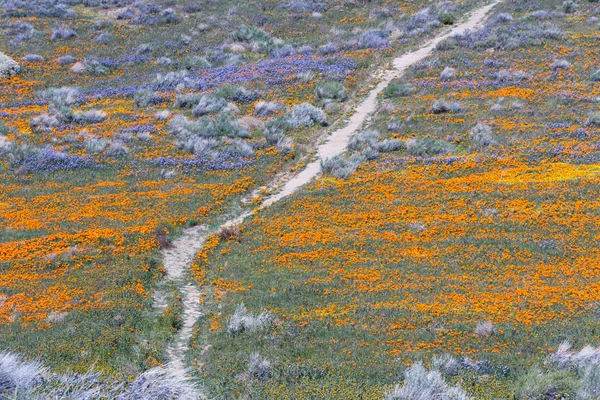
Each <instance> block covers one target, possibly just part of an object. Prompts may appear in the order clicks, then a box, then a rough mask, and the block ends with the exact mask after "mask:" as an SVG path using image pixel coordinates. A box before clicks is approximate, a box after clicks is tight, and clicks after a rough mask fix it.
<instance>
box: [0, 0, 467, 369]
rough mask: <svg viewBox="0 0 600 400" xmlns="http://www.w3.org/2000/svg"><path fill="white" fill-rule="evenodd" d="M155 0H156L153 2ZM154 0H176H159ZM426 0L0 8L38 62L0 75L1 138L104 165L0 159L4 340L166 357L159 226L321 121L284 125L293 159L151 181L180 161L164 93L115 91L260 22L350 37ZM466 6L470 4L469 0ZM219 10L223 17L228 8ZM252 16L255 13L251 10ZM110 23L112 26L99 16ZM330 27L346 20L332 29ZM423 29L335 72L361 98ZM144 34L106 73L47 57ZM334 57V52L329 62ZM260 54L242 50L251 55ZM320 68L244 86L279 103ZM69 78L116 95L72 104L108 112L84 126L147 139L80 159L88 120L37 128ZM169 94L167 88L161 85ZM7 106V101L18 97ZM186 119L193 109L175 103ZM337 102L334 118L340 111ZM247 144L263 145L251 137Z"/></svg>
mask: <svg viewBox="0 0 600 400" xmlns="http://www.w3.org/2000/svg"><path fill="white" fill-rule="evenodd" d="M159 3H161V2H159ZM163 3H164V4H162V3H161V5H162V6H165V7H166V6H172V5H173V4H168V2H163ZM429 3H430V2H428V1H418V2H410V3H406V4H405V3H403V4H390V3H389V2H369V3H368V4H355V3H353V2H348V3H343V4H340V3H339V2H333V1H331V2H328V10H327V11H324V12H323V18H321V19H315V18H310V17H309V16H308V15H307V14H302V13H292V12H289V11H286V10H283V9H281V8H280V7H279V2H273V1H265V2H242V3H240V2H230V1H220V2H208V3H207V4H204V5H203V7H204V8H203V12H200V13H195V14H189V15H187V14H185V13H183V12H182V7H183V5H184V3H182V2H178V4H176V5H175V9H176V11H177V12H178V13H179V14H180V15H183V17H184V18H183V19H182V21H181V22H180V23H179V24H175V25H168V26H159V27H143V26H142V27H138V26H131V25H129V24H127V23H126V22H117V21H115V20H114V19H113V17H114V15H115V13H116V10H114V9H110V8H109V9H108V10H104V9H101V8H85V7H81V6H76V7H74V10H75V11H76V13H77V16H76V17H74V18H68V19H66V20H57V19H55V18H49V17H43V16H26V17H22V16H19V17H10V18H6V19H4V20H3V21H4V22H6V23H11V22H17V21H25V22H28V23H31V24H32V25H33V26H34V27H35V30H36V33H35V34H34V37H33V38H32V39H31V40H28V41H25V42H23V43H22V44H21V45H18V46H12V45H9V44H8V42H7V43H6V46H5V48H3V51H5V52H7V53H8V54H10V55H11V56H13V57H14V58H15V59H16V60H20V59H21V57H22V56H24V55H26V54H30V53H34V54H39V55H41V56H43V57H44V58H45V61H44V62H42V63H23V71H22V72H21V74H20V75H19V76H18V77H16V78H13V79H10V80H6V81H5V82H3V86H2V88H1V89H0V102H1V103H2V104H1V106H0V112H2V121H3V122H5V123H6V125H7V126H8V127H9V128H10V129H11V132H10V133H9V134H8V139H9V140H13V141H15V142H16V143H19V144H28V145H34V146H39V147H43V146H48V145H50V146H52V147H54V148H56V149H58V150H63V151H66V152H68V153H70V154H74V155H83V156H91V157H92V158H93V159H94V160H95V161H98V162H100V163H102V164H103V165H105V167H104V168H103V169H97V170H88V169H80V170H75V171H60V172H55V173H51V172H38V173H30V174H24V175H23V174H15V168H13V167H11V166H10V164H9V162H8V160H7V158H6V157H4V158H2V159H1V160H0V164H1V167H2V169H3V170H2V175H1V179H2V183H1V186H2V189H1V191H0V211H1V217H0V220H1V222H2V228H1V229H0V275H1V278H0V294H1V297H0V298H1V299H2V302H3V305H4V307H3V308H2V311H1V313H0V318H1V319H2V324H3V326H2V329H0V340H2V342H3V343H4V344H5V346H6V347H7V348H8V349H10V350H15V351H18V352H23V353H25V354H27V355H28V356H32V357H41V358H43V359H44V360H45V361H46V362H47V363H48V364H50V365H52V366H53V367H56V368H59V369H77V370H79V371H82V370H86V369H87V368H88V367H89V366H90V365H91V364H95V365H96V368H98V369H101V370H107V371H110V372H111V373H125V374H127V375H131V374H134V373H136V372H137V371H139V370H142V369H145V368H147V367H150V366H152V365H154V364H156V363H160V362H162V361H164V352H163V350H164V345H165V342H166V341H167V340H168V339H169V338H170V335H171V333H172V332H173V330H174V329H176V328H177V326H178V314H177V312H178V307H179V305H178V300H177V294H176V291H175V288H170V289H169V290H170V291H171V293H172V295H171V296H170V298H169V302H170V307H169V308H168V309H167V310H165V312H164V313H163V314H161V315H155V314H154V313H153V312H152V308H151V307H152V302H153V299H152V291H153V289H154V288H155V287H156V285H157V283H158V282H159V281H160V278H161V276H162V271H161V266H160V261H159V260H158V243H157V241H156V230H157V229H164V227H168V228H169V231H170V233H174V232H176V231H177V230H178V229H180V228H181V227H182V226H185V225H188V224H195V223H212V222H214V221H215V218H216V217H217V216H218V215H220V214H222V213H227V212H231V210H232V209H235V208H237V207H239V201H238V198H239V196H240V195H241V194H244V193H247V192H249V191H250V190H251V189H252V188H255V187H259V186H261V185H262V184H264V183H266V182H268V181H269V180H270V179H271V178H272V177H273V176H274V175H275V173H276V172H277V171H280V170H282V169H286V168H289V167H292V166H293V165H294V164H295V163H297V161H298V160H299V159H300V157H301V156H302V155H304V154H305V153H306V152H307V151H308V148H307V146H308V144H310V143H311V142H312V141H313V140H314V138H315V137H316V135H317V134H318V133H320V130H319V129H318V128H313V129H299V130H296V131H294V132H292V133H291V134H292V136H293V137H294V139H295V141H296V143H297V147H296V155H297V158H296V159H295V160H294V159H290V158H289V157H286V156H283V155H281V154H278V153H277V152H275V151H274V150H273V149H266V150H261V151H259V152H258V153H257V157H256V163H255V164H254V165H253V166H251V167H248V168H246V169H244V170H243V171H237V170H234V171H213V172H205V171H203V172H197V171H195V170H187V169H185V168H182V167H179V168H178V170H177V174H176V175H175V177H174V178H171V179H165V178H163V177H162V176H161V169H162V168H161V167H159V166H156V165H153V164H151V163H149V162H147V160H148V159H149V158H154V157H160V156H171V157H187V156H186V155H185V154H184V153H183V152H182V151H180V150H177V149H176V148H175V147H174V146H173V139H172V137H170V136H169V134H168V132H167V124H166V123H165V122H162V121H157V120H156V119H155V118H154V117H153V114H154V113H155V112H156V111H157V110H159V109H165V108H166V109H170V110H174V107H173V106H172V102H171V101H169V102H167V103H166V104H164V105H162V106H160V107H148V108H136V107H134V105H133V100H132V98H131V97H130V96H126V95H125V91H124V87H125V86H128V85H136V84H142V83H146V82H148V80H151V79H152V77H153V76H154V75H155V74H156V73H157V72H160V73H166V72H169V71H171V70H177V68H176V67H161V66H158V65H156V64H155V63H154V61H155V59H157V58H159V57H161V56H168V57H170V58H172V59H173V60H175V61H182V60H184V59H185V58H186V57H188V56H189V55H194V54H197V53H202V52H203V51H204V50H205V49H206V48H214V47H216V46H217V45H219V44H221V43H222V42H223V41H224V40H226V39H227V35H228V33H229V32H231V31H233V30H234V29H236V28H237V27H239V26H240V25H241V24H247V25H256V24H258V23H261V24H264V25H263V29H265V30H266V31H268V32H270V33H272V34H273V36H276V37H280V38H283V39H285V40H287V41H289V42H292V43H294V44H303V43H306V44H310V45H313V46H315V47H317V46H319V45H323V44H325V43H327V42H329V41H330V40H331V41H337V42H343V41H344V40H347V38H349V37H351V36H354V33H353V32H352V31H353V30H354V29H358V30H361V29H367V28H370V27H377V26H380V25H381V24H383V23H385V22H386V20H383V21H380V20H378V19H377V18H376V17H370V13H371V11H372V10H373V9H374V8H378V9H383V8H389V9H390V10H391V11H392V14H391V17H389V18H388V20H389V21H394V22H397V21H401V20H403V19H406V18H407V17H408V16H409V15H410V14H412V13H414V12H416V11H418V10H419V9H421V8H422V7H423V6H425V5H426V4H429ZM471 3H472V2H469V4H471ZM225 15H226V17H225ZM259 17H265V18H261V21H257V20H255V19H257V18H259ZM101 20H108V21H109V23H108V24H102V23H101V24H99V25H97V24H96V23H97V22H98V21H101ZM56 22H61V23H66V24H68V25H69V26H70V27H71V28H73V29H75V30H76V31H77V33H78V37H77V38H74V39H71V40H68V41H64V42H63V41H49V40H48V39H49V37H50V34H51V30H52V27H53V25H54V23H56ZM200 23H206V24H208V25H209V29H208V30H207V31H206V32H204V33H198V34H196V35H193V36H192V42H191V44H190V45H188V46H182V45H175V46H173V45H169V42H171V43H173V42H174V41H177V40H179V37H180V34H182V33H185V34H191V33H192V32H193V31H194V30H196V28H197V26H198V25H199V24H200ZM332 26H337V27H339V28H342V30H341V31H340V30H338V32H330V28H331V27H332ZM99 32H107V33H109V34H110V35H111V39H110V41H109V43H108V44H106V45H101V44H98V43H96V42H95V39H96V37H97V36H98V34H99ZM419 40H421V38H418V37H417V38H412V39H410V40H408V41H406V42H404V43H401V42H398V43H396V44H395V45H394V48H393V49H387V50H382V51H361V50H359V51H352V52H349V53H348V54H346V56H348V57H351V58H353V59H354V60H355V61H356V63H357V64H358V66H359V69H356V70H353V71H352V73H351V74H350V75H349V76H348V77H347V79H346V80H345V84H346V86H347V87H348V88H349V89H350V91H351V93H352V97H357V96H359V95H360V91H361V89H362V88H363V86H362V85H364V84H365V82H364V75H365V74H367V73H368V71H370V70H372V69H374V68H375V67H376V66H377V65H379V64H381V63H385V62H386V61H387V58H386V57H389V56H390V55H391V54H392V53H394V52H398V51H402V50H403V49H405V48H408V47H410V46H412V45H413V44H414V43H416V42H418V41H419ZM144 43H152V44H153V46H154V50H153V51H152V52H151V53H150V54H149V55H148V57H149V60H148V61H144V62H140V63H134V64H124V65H121V66H120V67H117V68H115V69H111V70H109V71H108V74H107V75H100V76H96V75H90V74H81V75H77V74H73V73H71V72H70V71H69V66H59V65H57V63H56V60H57V58H58V57H59V56H62V55H66V54H69V55H72V56H74V57H76V58H77V59H78V60H81V59H84V58H87V57H96V58H99V59H104V58H110V59H113V60H115V59H119V58H121V57H126V56H131V55H133V54H134V52H135V49H136V48H137V46H139V45H140V44H144ZM340 56H341V54H336V55H334V59H337V58H339V57H340ZM262 57H263V56H260V55H257V54H249V55H248V58H249V60H250V61H256V60H258V59H260V58H262ZM325 79H326V77H325V76H324V75H317V76H316V77H315V80H314V81H312V82H309V83H308V84H298V82H297V81H296V80H295V79H294V78H293V77H290V79H289V81H287V82H284V83H281V84H277V85H272V84H269V83H267V82H263V81H261V80H260V79H258V80H256V81H253V82H252V83H250V84H249V85H248V88H249V89H256V90H260V91H261V93H262V96H261V98H263V99H265V100H278V101H281V102H283V103H284V104H285V105H287V106H291V105H293V104H296V103H298V102H304V101H309V102H314V101H315V96H314V84H315V82H316V81H318V80H325ZM63 85H66V86H77V87H80V88H82V89H84V90H86V89H101V88H105V87H107V86H114V87H117V88H122V89H119V90H122V91H119V90H118V91H117V92H116V93H115V94H114V95H111V96H108V97H102V98H97V99H92V98H87V99H86V102H85V103H84V104H82V105H79V106H76V107H75V108H76V109H77V110H89V109H93V108H99V109H102V110H103V111H105V112H107V114H108V118H107V120H106V121H104V122H101V123H99V124H94V125H88V126H86V127H85V129H86V131H87V134H88V135H94V136H96V137H103V138H108V139H112V138H114V137H116V136H117V135H118V134H119V133H120V132H121V130H124V129H128V128H132V129H133V128H135V127H136V126H138V125H141V124H142V125H143V124H150V125H152V126H153V129H154V131H153V132H152V136H153V137H154V139H153V141H151V142H148V143H145V142H137V141H135V140H132V141H130V142H128V143H127V144H128V147H129V148H130V154H129V155H127V156H125V157H121V158H110V157H105V156H101V155H89V154H86V151H85V149H84V147H83V145H82V142H83V137H81V136H77V135H78V134H79V132H80V131H81V130H82V129H83V128H84V127H80V126H76V125H75V126H73V125H69V126H66V127H64V128H65V129H62V128H63V127H61V129H53V130H51V131H50V132H46V133H38V132H34V131H33V130H32V129H31V128H30V127H29V124H28V121H29V120H30V119H31V118H32V117H35V116H37V115H39V114H41V113H44V112H46V111H47V105H45V104H41V105H40V104H35V103H34V104H31V103H27V102H28V101H29V100H32V101H35V100H36V93H37V92H38V91H39V90H43V89H47V88H49V87H59V86H63ZM162 95H163V96H165V97H168V98H169V100H172V99H174V97H175V93H174V92H168V93H162ZM15 103H16V104H17V105H14V104H15ZM240 107H241V112H242V114H241V115H244V114H247V113H251V112H252V109H251V105H243V104H240ZM179 112H181V113H184V114H188V115H189V111H179ZM341 112H342V111H341V110H338V111H333V112H332V113H331V115H330V118H331V119H334V118H336V117H337V116H339V115H341V114H340V113H341ZM254 136H255V137H254V138H253V139H252V141H253V142H254V143H256V142H258V141H260V132H255V135H254Z"/></svg>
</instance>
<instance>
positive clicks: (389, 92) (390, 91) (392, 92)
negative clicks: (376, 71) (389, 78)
mask: <svg viewBox="0 0 600 400" xmlns="http://www.w3.org/2000/svg"><path fill="white" fill-rule="evenodd" d="M415 91H416V89H415V87H414V86H412V85H410V84H403V83H400V82H391V83H390V84H389V85H387V86H386V87H385V89H383V95H384V96H385V97H387V98H391V97H398V96H401V97H405V96H410V95H411V94H413V93H414V92H415Z"/></svg>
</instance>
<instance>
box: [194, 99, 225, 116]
mask: <svg viewBox="0 0 600 400" xmlns="http://www.w3.org/2000/svg"><path fill="white" fill-rule="evenodd" d="M225 107H227V101H225V99H222V98H221V97H217V96H213V95H208V94H207V95H203V96H201V97H200V99H199V100H198V102H197V103H196V105H195V106H194V108H193V109H192V114H194V116H195V117H200V116H202V115H207V114H216V113H218V112H219V111H221V110H223V109H224V108H225Z"/></svg>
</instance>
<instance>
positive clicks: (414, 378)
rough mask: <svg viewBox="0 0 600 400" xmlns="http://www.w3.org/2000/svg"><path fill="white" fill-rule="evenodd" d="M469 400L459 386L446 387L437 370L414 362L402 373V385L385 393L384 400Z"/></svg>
mask: <svg viewBox="0 0 600 400" xmlns="http://www.w3.org/2000/svg"><path fill="white" fill-rule="evenodd" d="M435 399H439V400H444V399H452V400H471V399H472V398H471V397H469V396H468V395H467V393H466V392H465V391H464V390H463V389H462V388H461V387H460V386H448V384H447V383H446V382H445V381H444V378H443V377H442V374H441V373H440V372H439V371H437V370H431V371H427V370H426V369H425V367H423V364H422V363H421V362H416V363H415V364H413V365H412V366H411V367H409V368H407V370H406V371H405V372H404V383H403V384H402V385H396V387H395V388H394V389H393V390H392V391H390V392H388V393H386V395H385V400H435Z"/></svg>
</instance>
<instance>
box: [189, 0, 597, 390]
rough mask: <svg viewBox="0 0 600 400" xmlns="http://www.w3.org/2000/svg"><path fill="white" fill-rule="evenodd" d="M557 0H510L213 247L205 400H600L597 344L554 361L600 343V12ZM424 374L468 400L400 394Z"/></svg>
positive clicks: (408, 76) (199, 335) (205, 325)
mask: <svg viewBox="0 0 600 400" xmlns="http://www.w3.org/2000/svg"><path fill="white" fill-rule="evenodd" d="M567 3H568V2H565V4H563V3H562V2H556V1H537V2H524V1H513V2H504V3H501V4H499V5H498V6H496V7H495V8H494V11H493V14H492V15H491V16H490V18H489V19H488V21H487V23H486V25H485V27H483V28H482V29H478V30H475V31H471V32H468V33H467V34H464V35H460V36H455V37H451V38H449V39H447V40H445V41H443V42H441V43H440V44H439V45H438V46H437V48H436V51H435V53H434V55H433V56H432V57H429V58H426V59H424V60H423V61H421V62H419V63H417V64H415V65H414V66H412V67H411V68H409V70H408V71H407V72H406V73H405V74H404V76H402V77H401V78H400V79H398V80H397V81H394V82H392V84H391V85H390V86H389V87H388V88H387V89H386V90H384V92H383V95H382V96H381V97H380V100H379V109H378V112H377V114H376V115H375V116H374V118H373V120H372V121H371V122H370V123H369V124H367V125H365V126H364V129H363V131H362V132H361V133H359V134H358V135H357V136H356V137H355V138H354V139H353V140H351V142H350V146H349V153H351V155H350V154H349V155H348V156H347V157H346V158H341V159H338V160H336V161H335V162H333V161H331V160H328V161H326V162H323V170H324V174H323V176H322V177H321V178H319V179H317V180H316V181H314V182H313V183H311V184H310V185H309V186H308V187H306V188H305V189H303V190H302V191H300V192H299V193H298V194H296V195H294V196H293V197H291V198H288V199H284V200H282V201H281V202H280V203H278V204H276V205H274V206H271V207H269V208H267V209H265V210H263V211H260V212H259V213H257V215H256V216H255V217H253V218H251V219H250V220H248V221H247V222H246V223H245V224H243V225H242V226H241V227H240V229H239V233H238V234H237V236H236V237H234V238H229V239H224V238H222V237H221V238H219V237H218V236H215V237H213V238H212V239H211V240H210V241H209V245H207V246H206V248H205V249H204V250H203V251H202V252H201V253H200V254H199V255H198V257H197V259H196V262H195V264H194V266H193V268H194V269H195V271H197V274H196V275H197V276H199V277H200V284H203V285H204V288H205V289H204V291H203V294H204V296H205V299H203V301H204V305H205V306H206V310H207V313H206V315H205V317H204V318H203V319H202V320H201V321H199V323H198V326H197V330H196V332H195V338H194V340H193V343H192V349H193V356H192V362H193V363H194V364H193V365H194V366H195V367H196V369H197V371H198V372H197V373H198V375H199V376H200V377H202V378H203V379H204V381H205V383H206V385H207V388H208V389H209V392H210V393H212V394H214V395H215V396H217V397H219V398H237V397H238V396H247V398H278V399H280V398H290V399H299V398H340V399H349V398H357V399H358V398H383V397H384V396H386V394H387V397H386V398H389V399H413V398H432V399H433V398H435V399H437V398H440V399H441V398H461V399H462V398H471V397H470V396H473V397H474V398H477V399H513V398H523V399H550V398H552V399H555V398H556V399H558V398H573V399H584V398H585V399H597V398H598V397H597V396H598V395H597V393H598V391H597V382H598V381H597V380H596V381H594V380H593V378H592V376H593V368H591V367H589V369H588V370H586V372H585V373H583V372H582V371H583V367H584V366H586V365H588V364H586V363H589V365H595V361H590V360H593V357H595V356H596V355H597V354H598V350H597V348H594V347H592V348H590V347H588V348H587V349H586V350H582V353H578V354H576V355H572V354H571V353H569V350H568V347H566V345H564V344H563V346H562V347H559V346H561V343H563V342H565V341H569V342H570V343H571V344H572V345H573V346H574V347H576V348H581V347H584V346H586V345H591V346H596V345H598V343H599V342H600V331H599V328H598V327H599V322H600V320H599V319H598V318H599V317H598V306H599V305H600V303H599V300H600V294H599V293H600V292H599V290H598V288H599V286H598V285H599V284H600V280H599V279H598V277H599V275H598V264H599V253H598V240H599V238H600V236H599V235H600V231H599V228H598V226H599V222H600V207H599V203H598V193H599V189H600V186H599V182H600V166H598V161H599V160H600V147H599V144H598V134H599V133H600V122H599V121H600V120H599V115H600V114H599V111H600V108H599V106H598V102H599V101H600V85H599V84H598V81H599V80H600V77H599V75H598V71H599V68H600V53H598V51H597V50H598V43H599V40H600V31H599V26H598V17H597V15H598V13H599V12H600V8H599V7H598V5H597V3H594V2H583V1H581V2H578V3H577V4H575V5H573V8H570V7H571V6H570V5H569V4H570V3H569V4H567ZM356 160H358V162H357V161H356ZM348 168H349V169H348ZM354 170H355V171H354ZM348 171H350V172H348ZM585 351H589V353H590V354H591V355H593V357H592V356H590V358H589V359H588V358H586V357H587V355H585V356H584V352H585ZM554 353H556V355H555V356H554V357H555V358H550V359H549V358H548V357H549V355H550V354H554ZM449 355H450V356H452V357H449ZM434 356H437V358H434ZM576 356H577V357H580V358H579V359H578V360H585V361H581V363H580V364H577V365H576V363H575V362H574V361H573V360H574V359H575V358H576ZM557 360H561V361H560V362H559V361H557ZM565 360H566V361H565ZM417 361H421V362H423V364H424V365H425V366H426V367H430V368H433V369H435V370H436V371H440V372H442V373H443V375H444V377H445V378H446V379H447V382H448V384H449V385H450V384H458V385H460V386H461V387H462V389H464V391H465V392H466V394H465V393H463V394H461V395H464V396H465V397H436V396H434V395H433V394H431V397H427V396H425V397H410V395H408V394H407V393H408V392H410V385H409V383H410V382H411V379H410V371H413V372H415V371H416V372H415V373H417V372H418V371H420V370H419V368H422V367H421V364H418V366H417V367H415V368H414V369H409V370H408V371H409V372H406V368H407V367H408V366H410V365H415V363H416V362H417ZM557 366H558V367H557ZM556 369H558V370H556ZM582 377H583V378H582ZM430 378H431V377H430ZM580 378H581V379H582V381H581V382H579V381H577V380H578V379H580ZM423 379H425V378H423ZM428 379H429V378H428ZM431 379H433V378H431ZM403 380H404V381H405V383H404V386H397V387H396V389H395V390H393V388H394V385H395V384H402V381H403ZM590 382H591V383H590ZM421 384H423V385H425V384H424V383H422V382H421ZM594 385H596V386H594ZM590 387H591V389H590ZM432 393H433V392H432ZM457 396H458V395H457Z"/></svg>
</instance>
